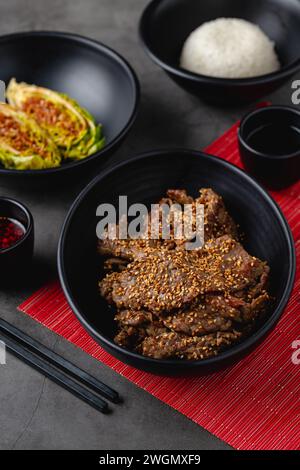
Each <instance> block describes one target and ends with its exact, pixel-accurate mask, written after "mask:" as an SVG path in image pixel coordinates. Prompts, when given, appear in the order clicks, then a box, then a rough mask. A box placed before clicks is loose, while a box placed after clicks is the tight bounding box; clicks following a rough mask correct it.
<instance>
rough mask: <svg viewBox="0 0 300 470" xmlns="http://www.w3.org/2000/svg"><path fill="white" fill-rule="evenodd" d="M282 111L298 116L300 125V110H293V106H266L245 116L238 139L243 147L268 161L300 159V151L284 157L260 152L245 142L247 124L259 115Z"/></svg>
mask: <svg viewBox="0 0 300 470" xmlns="http://www.w3.org/2000/svg"><path fill="white" fill-rule="evenodd" d="M274 111H275V112H276V111H280V112H282V113H290V114H296V115H297V117H298V119H299V124H300V110H299V109H297V108H293V107H292V106H283V105H269V106H265V107H262V108H258V109H255V110H253V111H250V112H249V113H247V114H245V116H244V117H243V118H242V120H241V122H240V125H239V129H238V139H239V142H240V144H241V145H243V146H244V147H245V148H246V149H247V150H248V151H249V152H251V153H252V154H253V155H255V156H257V157H260V158H265V159H266V160H270V161H274V160H276V161H282V160H289V159H291V158H294V157H298V158H300V155H299V154H300V149H299V150H297V151H296V152H292V153H286V154H283V155H273V154H271V153H270V154H269V153H265V152H260V151H259V150H256V149H255V148H254V147H251V145H249V144H248V142H247V141H246V140H245V138H244V135H243V131H244V127H245V125H246V124H247V122H248V121H249V120H250V119H252V118H253V117H255V116H257V115H258V114H267V113H272V112H274Z"/></svg>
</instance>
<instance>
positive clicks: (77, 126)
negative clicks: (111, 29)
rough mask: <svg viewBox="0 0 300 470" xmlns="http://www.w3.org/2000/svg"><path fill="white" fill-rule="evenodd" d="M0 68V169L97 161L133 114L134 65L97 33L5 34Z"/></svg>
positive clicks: (57, 168) (28, 170)
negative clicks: (1, 96) (0, 98)
mask: <svg viewBox="0 0 300 470" xmlns="http://www.w3.org/2000/svg"><path fill="white" fill-rule="evenodd" d="M45 52H47V54H46V53H45ZM0 68H1V79H3V80H4V81H5V83H6V102H1V103H0V173H2V174H8V175H12V174H14V175H29V174H30V175H32V174H35V175H36V174H39V175H41V174H47V175H48V174H53V173H61V172H63V174H65V173H66V171H69V170H71V169H75V168H80V170H81V169H82V165H83V164H85V167H86V166H87V165H86V164H87V163H89V164H90V163H91V162H94V163H98V164H101V163H103V162H104V161H105V159H106V158H107V157H108V156H109V155H110V154H111V152H112V151H113V150H114V149H115V148H116V147H117V146H118V145H119V144H120V143H121V141H122V139H123V138H124V137H125V136H126V134H127V133H128V131H129V129H130V127H131V125H132V124H133V122H134V119H135V116H136V111H137V103H138V98H139V85H138V82H137V79H136V76H135V73H134V72H133V70H132V69H131V67H130V66H129V65H128V64H127V63H126V61H125V60H124V59H123V58H121V57H120V56H119V55H118V54H117V53H115V52H114V51H112V50H111V49H109V48H107V47H106V46H103V45H102V44H100V43H97V42H96V41H92V40H89V39H87V38H83V37H81V36H77V35H71V34H67V33H54V32H53V33H51V32H34V33H18V34H13V35H8V36H2V37H0ZM90 166H91V165H90ZM78 174H79V173H78ZM80 174H81V171H80Z"/></svg>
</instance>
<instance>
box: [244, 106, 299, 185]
mask: <svg viewBox="0 0 300 470" xmlns="http://www.w3.org/2000/svg"><path fill="white" fill-rule="evenodd" d="M238 138H239V148H240V156H241V160H242V162H243V164H244V166H245V169H246V170H247V171H248V172H249V173H250V174H251V175H253V176H255V177H256V178H257V179H258V180H259V181H260V182H261V183H263V184H264V185H265V186H266V187H267V188H270V189H283V188H286V187H288V186H290V185H292V184H293V183H295V182H296V181H298V180H299V179H300V111H299V110H298V109H296V108H292V107H290V106H266V107H264V108H259V109H257V110H255V111H252V112H250V113H249V114H247V115H246V116H245V117H244V118H243V119H242V121H241V124H240V128H239V131H238Z"/></svg>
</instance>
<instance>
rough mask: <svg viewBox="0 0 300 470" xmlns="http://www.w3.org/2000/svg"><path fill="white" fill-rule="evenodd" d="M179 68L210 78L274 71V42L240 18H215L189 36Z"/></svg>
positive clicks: (250, 75) (245, 75) (244, 76)
mask: <svg viewBox="0 0 300 470" xmlns="http://www.w3.org/2000/svg"><path fill="white" fill-rule="evenodd" d="M180 66H181V67H182V68H184V69H186V70H189V71H191V72H195V73H199V74H201V75H207V76H210V77H222V78H246V77H258V76H260V75H265V74H267V73H271V72H275V71H276V70H278V69H279V68H280V63H279V60H278V57H277V55H276V52H275V48H274V43H273V42H272V41H271V40H270V39H269V38H268V36H266V34H265V33H264V32H263V31H262V30H261V29H260V28H259V27H258V26H256V25H254V24H252V23H249V22H248V21H245V20H242V19H236V18H218V19H217V20H214V21H209V22H207V23H204V24H202V25H201V26H200V27H199V28H197V29H195V30H194V31H193V32H192V33H191V34H190V35H189V37H188V38H187V40H186V41H185V43H184V46H183V50H182V54H181V59H180Z"/></svg>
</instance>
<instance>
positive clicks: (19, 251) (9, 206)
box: [0, 197, 34, 285]
mask: <svg viewBox="0 0 300 470" xmlns="http://www.w3.org/2000/svg"><path fill="white" fill-rule="evenodd" d="M0 217H5V218H8V219H13V220H15V221H17V222H19V223H20V224H21V226H22V228H24V235H23V237H22V238H20V239H19V240H18V241H17V242H16V243H15V244H13V245H11V246H9V247H8V248H5V249H0V282H1V285H2V284H5V283H6V282H9V283H10V282H11V281H13V282H14V281H19V280H20V277H21V276H22V275H24V273H26V272H28V270H30V266H29V264H30V262H31V258H32V254H33V243H34V227H33V218H32V215H31V213H30V212H29V210H28V209H27V207H25V206H24V205H23V204H21V203H20V202H18V201H16V200H15V199H10V198H6V197H0Z"/></svg>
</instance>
